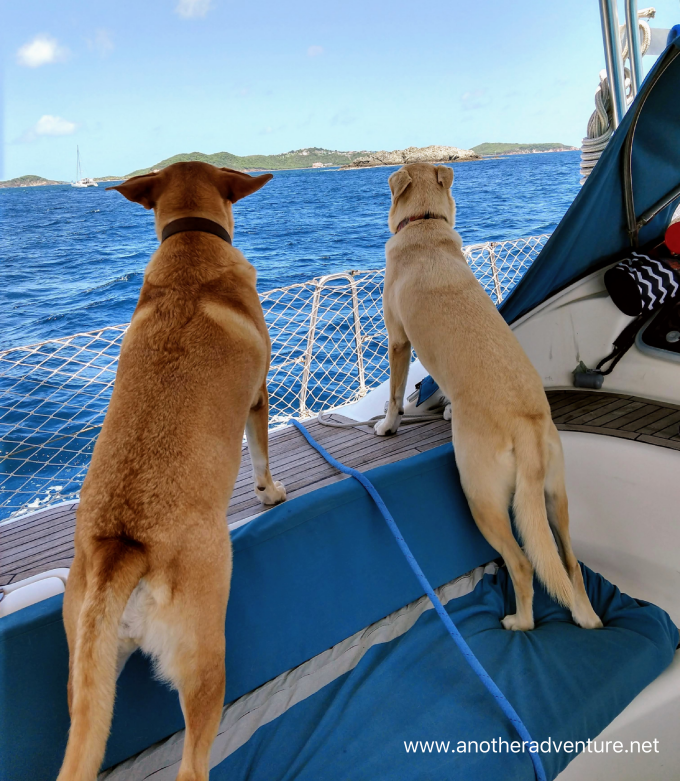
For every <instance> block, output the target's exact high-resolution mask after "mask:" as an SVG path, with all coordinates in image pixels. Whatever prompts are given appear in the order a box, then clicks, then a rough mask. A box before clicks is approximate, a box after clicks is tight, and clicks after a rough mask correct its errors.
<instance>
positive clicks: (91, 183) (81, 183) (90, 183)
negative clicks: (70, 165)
mask: <svg viewBox="0 0 680 781" xmlns="http://www.w3.org/2000/svg"><path fill="white" fill-rule="evenodd" d="M71 187H99V185H98V184H97V182H95V180H94V179H89V178H88V177H83V172H82V171H81V170H80V149H79V148H78V147H77V146H76V180H75V182H71Z"/></svg>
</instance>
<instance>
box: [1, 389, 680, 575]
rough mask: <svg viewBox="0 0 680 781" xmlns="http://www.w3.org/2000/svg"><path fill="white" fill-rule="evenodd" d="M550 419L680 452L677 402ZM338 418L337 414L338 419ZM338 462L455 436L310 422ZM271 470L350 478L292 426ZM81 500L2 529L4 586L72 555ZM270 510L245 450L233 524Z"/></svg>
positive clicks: (312, 485)
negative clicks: (389, 433)
mask: <svg viewBox="0 0 680 781" xmlns="http://www.w3.org/2000/svg"><path fill="white" fill-rule="evenodd" d="M547 395H548V401H549V402H550V407H551V410H552V416H553V420H554V421H555V423H556V425H557V427H558V428H559V429H561V430H563V431H583V432H587V433H593V434H604V435H607V436H614V437H623V438H625V439H630V440H636V441H638V442H644V443H647V444H650V445H657V446H660V447H667V448H674V449H676V450H680V406H677V405H674V404H667V403H664V402H657V401H649V400H647V399H642V398H637V397H634V396H625V395H619V394H612V393H603V392H595V391H548V394H547ZM336 420H340V418H337V417H336ZM305 425H306V426H307V428H308V429H309V431H310V432H311V433H312V435H313V436H314V437H315V438H316V439H317V440H318V441H319V442H321V443H322V444H323V446H324V447H325V448H326V449H327V450H328V451H329V452H330V453H331V454H332V455H333V456H335V457H336V458H337V459H339V460H340V461H342V462H344V463H346V464H347V465H349V466H352V467H355V468H357V469H359V470H361V471H366V470H368V469H373V468H375V467H377V466H381V465H383V464H388V463H390V462H393V461H400V460H401V459H403V458H409V457H410V456H414V455H417V454H418V453H422V452H424V451H426V450H430V449H431V448H434V447H437V446H439V445H443V444H445V443H446V442H448V441H450V437H451V431H450V424H449V423H447V422H446V421H444V420H435V421H431V422H427V423H418V424H413V425H409V426H402V427H401V428H400V430H399V432H398V433H397V434H396V435H395V436H393V437H376V436H374V434H373V433H372V431H371V430H370V429H369V428H368V427H362V428H350V429H341V428H330V427H327V426H323V425H321V424H320V423H318V422H317V421H316V420H313V421H310V422H307V423H306V424H305ZM270 462H271V471H272V475H273V476H274V479H275V480H281V481H283V483H284V485H285V486H286V490H287V493H288V498H289V499H294V498H295V497H296V496H301V495H302V494H304V493H307V492H308V491H312V490H314V489H316V488H321V487H322V486H324V485H328V484H330V483H333V482H335V481H337V480H345V479H348V478H347V477H346V476H345V475H342V474H340V473H338V472H337V471H336V470H335V469H334V468H333V467H331V466H329V464H328V463H327V462H326V461H325V460H324V459H323V458H322V457H321V456H320V455H319V454H318V453H317V452H316V451H315V450H313V449H312V448H311V447H310V446H309V445H308V444H307V442H306V441H305V440H304V438H303V436H302V434H300V433H299V432H298V431H296V430H295V429H294V428H293V427H292V426H288V427H286V428H283V429H279V430H277V431H274V432H272V434H271V438H270ZM76 507H77V502H76V501H73V502H68V503H64V504H60V505H55V506H52V507H47V508H45V509H44V510H40V511H38V512H36V513H32V514H30V515H26V516H21V517H19V518H17V519H16V520H15V521H12V522H10V523H6V524H5V525H2V526H0V586H3V585H7V584H8V583H11V582H12V581H13V580H21V579H23V578H27V577H30V576H31V575H35V574H38V573H40V572H45V571H46V570H49V569H54V568H56V567H69V566H70V565H71V562H72V560H73V532H74V529H75V511H76ZM261 512H266V510H263V508H261V506H260V504H259V502H258V501H257V499H256V498H255V495H254V492H253V481H252V475H251V467H250V456H249V453H248V448H247V447H244V448H243V453H242V460H241V469H240V471H239V475H238V479H237V481H236V485H235V486H234V492H233V494H232V497H231V502H230V504H229V511H228V520H229V524H230V525H231V524H236V523H238V522H239V521H243V520H244V519H246V518H250V517H252V516H254V515H258V514H259V513H261Z"/></svg>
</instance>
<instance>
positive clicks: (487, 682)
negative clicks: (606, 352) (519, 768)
mask: <svg viewBox="0 0 680 781" xmlns="http://www.w3.org/2000/svg"><path fill="white" fill-rule="evenodd" d="M291 423H292V424H293V425H294V426H295V428H297V429H298V431H300V433H301V434H302V435H303V436H304V438H305V439H306V440H307V442H309V444H310V445H311V446H312V447H313V448H314V449H315V450H318V452H319V453H320V454H321V455H322V456H323V457H324V458H325V459H326V461H328V463H329V464H330V465H331V466H334V467H335V468H336V469H338V470H339V471H340V472H344V473H345V474H346V475H350V476H351V477H354V478H355V479H356V480H358V481H359V482H360V483H361V485H362V486H363V487H364V488H365V489H366V491H367V492H368V494H369V496H370V497H371V499H373V501H374V502H375V503H376V505H377V507H378V509H379V510H380V512H381V514H382V516H383V518H384V519H385V520H386V521H387V525H388V526H389V528H390V531H391V532H392V534H393V535H394V539H395V540H396V541H397V545H399V547H400V548H401V552H402V553H403V554H404V556H405V557H406V561H408V563H409V566H410V567H411V569H412V570H413V574H414V575H415V576H416V577H417V578H418V581H419V583H420V585H421V586H422V587H423V590H424V591H425V593H426V594H427V596H428V597H429V598H430V602H432V605H433V606H434V609H435V610H436V611H437V615H438V616H439V618H441V620H442V621H443V623H444V626H445V627H446V629H447V631H448V633H449V634H450V635H451V637H452V638H453V640H454V642H455V643H456V645H457V646H458V648H459V649H460V652H461V653H462V654H463V656H464V657H465V660H466V661H467V663H468V664H469V665H470V667H472V669H473V671H474V673H475V674H476V675H477V677H478V678H479V680H480V681H481V682H482V683H483V684H484V686H486V688H487V689H488V690H489V692H490V693H491V695H492V696H493V698H494V699H495V700H496V702H497V703H498V705H499V707H500V709H501V710H502V711H503V713H504V714H505V715H506V716H507V717H508V719H509V720H510V721H511V722H512V724H513V726H514V727H515V729H516V730H517V734H518V735H519V736H520V738H521V739H522V740H523V741H526V743H527V744H531V743H533V742H534V741H533V739H532V737H531V735H530V734H529V730H528V729H527V728H526V727H525V726H524V722H523V721H522V719H520V717H519V716H518V714H517V711H516V710H515V709H514V708H513V707H512V705H511V704H510V703H509V702H508V700H507V699H506V698H505V695H504V694H503V692H502V691H501V690H500V689H499V688H498V686H496V684H495V683H494V681H493V679H492V678H491V676H490V675H489V673H487V671H486V670H485V669H484V668H483V667H482V665H481V663H480V661H479V659H477V657H476V656H475V655H474V653H473V652H472V649H471V648H470V646H469V645H468V644H467V643H466V642H465V639H464V638H463V635H461V633H460V632H459V631H458V629H457V628H456V625H455V624H454V623H453V621H452V620H451V616H449V614H448V613H447V612H446V610H445V609H444V605H442V603H441V602H440V601H439V597H438V596H437V595H436V594H435V593H434V589H433V588H432V586H431V585H430V582H429V581H428V579H427V578H426V577H425V573H424V572H423V571H422V569H420V565H419V564H418V562H417V561H416V559H415V557H414V556H413V554H412V553H411V549H410V548H409V547H408V545H407V543H406V540H404V538H403V537H402V536H401V532H400V531H399V527H398V526H397V524H396V522H395V520H394V518H393V517H392V515H391V514H390V511H389V510H388V509H387V505H386V504H385V502H383V500H382V497H381V496H380V494H379V493H378V492H377V491H376V489H375V486H374V485H373V483H372V482H371V481H370V480H369V479H368V478H367V477H366V476H365V475H363V474H362V473H361V472H359V471H358V470H356V469H352V468H351V467H349V466H345V465H344V464H341V463H340V462H339V461H338V460H337V459H335V458H333V456H332V455H331V454H330V453H328V452H327V451H326V450H324V449H323V447H321V445H320V444H319V443H318V442H317V441H316V440H315V439H314V437H312V435H311V434H310V433H309V432H308V431H307V429H306V428H305V427H304V426H303V425H302V424H301V423H299V422H298V421H297V420H291ZM529 757H530V758H531V761H532V762H533V765H534V772H535V773H536V778H537V779H538V781H546V776H545V770H544V769H543V763H542V762H541V758H540V756H539V754H538V752H537V751H536V752H531V751H530V752H529Z"/></svg>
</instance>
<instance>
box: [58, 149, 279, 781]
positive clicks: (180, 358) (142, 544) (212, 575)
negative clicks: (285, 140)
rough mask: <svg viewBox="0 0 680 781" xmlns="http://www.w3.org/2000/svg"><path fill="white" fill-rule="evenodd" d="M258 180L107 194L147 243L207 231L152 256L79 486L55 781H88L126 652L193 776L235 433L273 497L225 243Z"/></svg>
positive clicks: (193, 170) (198, 176)
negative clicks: (149, 219) (154, 680)
mask: <svg viewBox="0 0 680 781" xmlns="http://www.w3.org/2000/svg"><path fill="white" fill-rule="evenodd" d="M271 178H272V176H271V174H263V175H262V176H257V177H251V176H248V175H247V174H244V173H240V172H238V171H232V170H231V169H228V168H221V169H220V168H214V167H213V166H210V165H207V164H206V163H176V164H175V165H171V166H169V167H168V168H165V169H164V170H162V171H160V172H159V173H154V174H147V175H145V176H136V177H134V178H132V179H129V180H128V181H127V182H125V183H123V184H121V185H118V186H116V187H113V188H110V189H114V190H118V192H120V193H122V194H123V195H124V196H125V197H126V198H127V199H128V200H130V201H135V202H136V203H140V204H141V205H142V206H144V208H146V209H153V210H154V213H155V221H156V232H157V234H158V237H159V239H160V238H161V237H162V234H163V229H164V228H166V226H170V223H174V226H170V227H168V228H167V230H168V231H169V230H171V228H172V227H175V228H177V227H184V226H182V225H181V224H178V223H175V221H177V220H179V219H183V218H187V217H192V218H196V217H197V218H202V219H203V220H205V221H206V222H204V223H192V224H193V225H197V224H198V225H201V226H202V227H201V229H196V227H193V228H192V227H189V228H186V227H184V230H183V232H178V233H174V234H173V235H170V236H169V238H167V239H166V240H165V241H163V243H162V244H161V246H160V247H159V248H158V250H157V251H156V252H155V253H154V255H153V256H152V258H151V262H150V263H149V265H148V267H147V269H146V274H145V277H144V284H143V286H142V291H141V295H140V298H139V303H138V304H137V308H136V310H135V313H134V315H133V317H132V322H131V323H130V327H129V329H128V331H127V333H126V335H125V338H124V339H123V343H122V346H121V353H120V362H119V365H118V373H117V375H116V382H115V386H114V389H113V395H112V397H111V403H110V405H109V410H108V412H107V414H106V418H105V420H104V425H103V427H102V430H101V434H100V435H99V438H98V440H97V444H96V446H95V448H94V453H93V455H92V463H91V464H90V468H89V471H88V473H87V477H86V479H85V482H84V483H83V488H82V491H81V495H80V505H79V507H78V512H77V521H76V534H75V549H76V553H75V559H74V562H73V567H72V569H71V573H70V576H69V579H68V585H67V587H66V594H65V596H64V624H65V626H66V634H67V637H68V644H69V654H70V675H69V688H68V694H69V709H70V713H71V731H70V734H69V740H68V746H67V748H66V756H65V758H64V763H63V765H62V769H61V772H60V774H59V778H58V781H93V779H94V778H95V777H96V775H97V771H98V769H99V766H100V764H101V761H102V758H103V755H104V749H105V747H106V740H107V737H108V733H109V729H110V725H111V716H112V712H113V699H114V693H115V687H116V671H117V669H118V671H120V670H121V669H122V666H123V665H124V664H125V661H126V660H127V657H128V656H129V655H130V653H132V651H133V650H134V648H135V647H137V646H139V647H141V648H142V650H143V651H145V652H146V653H148V654H150V655H151V656H152V657H153V658H154V660H155V662H156V665H157V669H158V671H159V673H160V674H161V675H162V676H163V678H164V679H165V680H167V681H168V682H169V683H171V684H172V685H173V686H174V687H176V688H177V689H178V690H179V694H180V700H181V704H182V710H183V713H184V719H185V723H186V735H185V742H184V754H183V757H182V764H181V767H180V770H179V775H178V776H177V778H178V780H179V781H205V779H207V778H208V758H209V753H210V747H211V745H212V742H213V740H214V738H215V734H216V732H217V727H218V725H219V720H220V716H221V712H222V706H223V700H224V686H225V669H224V651H225V649H224V621H225V614H226V608H227V599H228V596H229V582H230V578H231V546H230V542H229V531H228V527H227V523H226V520H225V516H226V511H227V505H228V503H229V499H230V497H231V493H232V490H233V487H234V483H235V481H236V476H237V474H238V470H239V465H240V461H241V445H242V439H243V431H244V428H245V430H246V433H247V437H248V445H249V447H250V453H251V457H252V462H253V472H254V477H255V491H256V494H257V496H258V497H259V499H260V500H261V501H262V502H263V503H264V504H276V503H278V502H281V501H283V500H284V499H285V497H286V493H285V490H284V488H283V486H282V485H281V483H275V482H273V480H272V477H271V474H270V472H269V462H268V417H267V416H268V399H267V387H266V384H265V380H266V376H267V371H268V368H269V359H270V349H271V348H270V341H269V335H268V333H267V328H266V325H265V321H264V316H263V314H262V307H261V305H260V301H259V298H258V295H257V292H256V289H255V278H256V274H255V269H254V268H253V267H252V266H251V265H250V264H249V263H248V261H247V260H246V259H245V257H244V256H243V255H242V254H241V252H239V251H238V250H237V249H235V248H233V247H232V246H231V244H230V243H228V241H229V237H230V236H231V235H233V227H234V219H233V216H232V209H231V204H232V203H234V202H235V201H238V200H239V199H240V198H244V197H245V196H246V195H250V194H251V193H254V192H255V191H256V190H259V189H260V187H262V186H263V185H264V184H266V182H268V181H269V180H270V179H271ZM207 221H211V222H207ZM184 225H186V223H185V224H184ZM206 226H207V228H208V229H210V228H212V229H216V230H217V234H220V233H221V235H222V237H220V235H214V234H213V233H209V232H204V230H205V229H206ZM224 231H227V232H228V233H229V236H225V235H224Z"/></svg>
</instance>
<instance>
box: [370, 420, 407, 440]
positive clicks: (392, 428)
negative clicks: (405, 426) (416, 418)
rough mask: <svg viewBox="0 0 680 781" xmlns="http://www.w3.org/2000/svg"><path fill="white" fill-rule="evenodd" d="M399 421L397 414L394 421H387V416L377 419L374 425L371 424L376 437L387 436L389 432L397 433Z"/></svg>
mask: <svg viewBox="0 0 680 781" xmlns="http://www.w3.org/2000/svg"><path fill="white" fill-rule="evenodd" d="M400 423H401V416H399V417H398V418H397V420H396V421H395V422H394V423H391V422H389V421H388V420H387V418H383V419H382V420H379V421H378V422H377V423H376V424H375V426H373V431H374V433H375V434H376V436H378V437H388V436H390V435H391V434H396V433H397V429H398V428H399V424H400Z"/></svg>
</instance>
